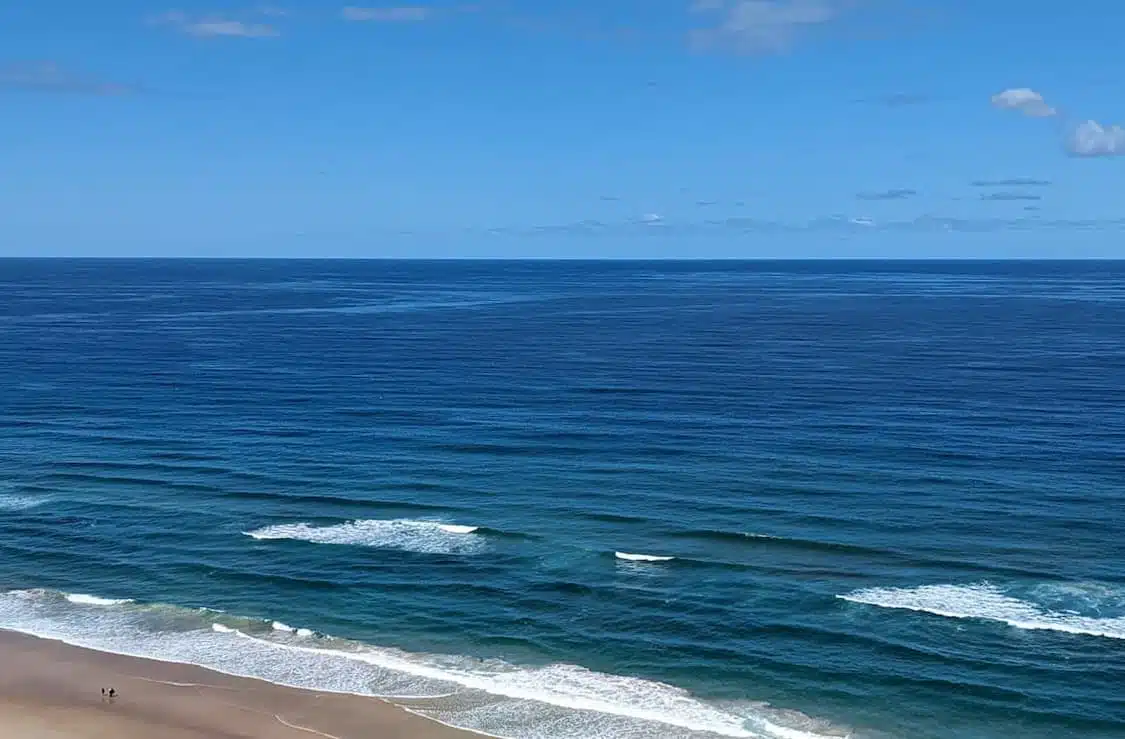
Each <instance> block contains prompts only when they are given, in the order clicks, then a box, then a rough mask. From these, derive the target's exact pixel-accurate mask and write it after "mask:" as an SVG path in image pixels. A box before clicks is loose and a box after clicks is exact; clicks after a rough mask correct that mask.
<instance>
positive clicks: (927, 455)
mask: <svg viewBox="0 0 1125 739" xmlns="http://www.w3.org/2000/svg"><path fill="white" fill-rule="evenodd" d="M1123 388H1125V264H1122V263H1002V264H986V263H956V264H943V263H844V264H841V263H503V262H493V263H432V262H431V263H427V262H140V261H136V262H131V261H114V262H92V261H0V434H2V435H0V439H2V442H0V590H2V591H4V592H2V593H0V627H6V628H15V629H20V630H24V631H28V632H31V633H37V634H42V635H47V636H53V637H56V638H62V639H66V640H68V641H71V642H74V643H80V644H86V645H90V646H95V647H98V648H101V649H106V650H112V651H123V652H130V653H137V654H145V655H149V656H156V657H161V658H165V659H175V660H183V661H189V662H196V663H200V664H206V665H209V666H213V667H216V668H219V669H223V670H226V671H229V672H236V673H240V674H253V675H258V676H262V677H266V678H268V679H272V680H276V681H279V682H286V683H291V684H297V685H306V686H310V687H317V688H319V689H334V690H345V691H350V692H358V693H370V694H375V695H384V696H397V697H399V698H401V699H402V700H403V701H404V702H406V703H408V704H409V705H410V706H411V707H412V708H413V709H414V710H418V711H420V712H422V713H424V714H426V715H430V716H433V717H435V718H438V719H440V720H443V721H446V722H449V723H453V724H456V725H459V726H465V727H468V728H473V729H477V730H480V731H483V732H486V733H490V734H494V735H497V736H503V737H512V738H513V739H570V738H573V739H597V738H601V737H606V738H610V737H612V738H614V739H618V738H620V739H640V738H646V739H647V738H660V739H679V738H685V739H686V738H691V739H697V738H704V737H706V738H710V737H722V736H732V737H764V738H766V739H794V738H796V739H808V738H809V737H822V736H842V735H845V734H847V733H848V732H851V733H852V735H853V736H854V737H856V739H863V738H865V737H871V738H873V739H875V738H877V739H939V738H940V739H1009V738H1019V739H1045V738H1047V737H1050V738H1051V739H1058V738H1059V737H1071V736H1073V737H1092V738H1095V739H1101V738H1103V737H1104V738H1109V737H1125V694H1123V693H1122V691H1121V685H1122V684H1125V682H1123V681H1125V510H1123V508H1122V504H1123V503H1125V457H1123V456H1122V451H1121V450H1122V449H1123V448H1125V412H1123V411H1122V408H1125V389H1123Z"/></svg>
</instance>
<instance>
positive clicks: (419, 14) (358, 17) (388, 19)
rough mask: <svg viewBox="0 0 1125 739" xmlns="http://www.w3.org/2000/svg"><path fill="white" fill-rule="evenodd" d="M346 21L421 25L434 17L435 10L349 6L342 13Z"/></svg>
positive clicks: (420, 7) (408, 6) (419, 6)
mask: <svg viewBox="0 0 1125 739" xmlns="http://www.w3.org/2000/svg"><path fill="white" fill-rule="evenodd" d="M340 14H341V16H342V17H343V18H344V20H347V21H355V22H376V23H420V22H421V21H425V20H429V19H431V18H432V17H433V16H434V9H433V8H427V7H424V6H421V5H403V6H399V7H391V8H360V7H354V6H349V7H346V8H344V9H343V10H342V11H341V12H340Z"/></svg>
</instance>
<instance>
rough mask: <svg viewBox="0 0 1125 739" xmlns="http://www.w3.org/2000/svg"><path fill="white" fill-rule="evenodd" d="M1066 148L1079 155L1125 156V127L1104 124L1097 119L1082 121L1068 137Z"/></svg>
mask: <svg viewBox="0 0 1125 739" xmlns="http://www.w3.org/2000/svg"><path fill="white" fill-rule="evenodd" d="M1066 148H1067V151H1069V152H1070V153H1071V154H1073V155H1074V156H1079V157H1112V156H1125V128H1122V127H1121V126H1102V125H1101V124H1100V123H1098V122H1097V121H1086V122H1085V123H1080V124H1079V125H1078V126H1076V127H1075V128H1074V131H1072V132H1071V134H1070V137H1069V138H1068V139H1067V142H1066Z"/></svg>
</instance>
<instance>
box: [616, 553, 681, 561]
mask: <svg viewBox="0 0 1125 739" xmlns="http://www.w3.org/2000/svg"><path fill="white" fill-rule="evenodd" d="M613 556H615V557H617V558H618V559H623V560H625V561H626V562H671V561H672V560H673V559H675V557H661V556H659V555H655V554H630V553H629V552H614V553H613Z"/></svg>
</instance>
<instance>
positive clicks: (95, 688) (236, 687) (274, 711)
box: [0, 631, 481, 739]
mask: <svg viewBox="0 0 1125 739" xmlns="http://www.w3.org/2000/svg"><path fill="white" fill-rule="evenodd" d="M103 687H104V688H110V687H112V688H115V689H116V690H117V692H118V697H117V698H115V699H112V700H110V699H107V698H103V697H102V694H101V689H102V688H103ZM0 727H2V730H0V735H2V736H3V737H4V739H64V738H65V739H110V737H112V738H113V739H153V738H154V737H160V738H161V739H235V738H236V737H238V738H254V739H256V738H257V737H263V738H264V737H268V738H269V739H311V738H313V737H318V736H319V737H324V738H326V739H407V738H409V739H470V737H471V738H474V739H480V736H481V735H479V734H474V733H471V732H466V731H460V730H457V729H452V728H449V727H447V726H443V725H441V724H438V723H436V722H433V721H429V720H427V719H425V718H422V717H420V716H416V715H414V714H411V713H408V712H407V711H405V710H404V709H402V708H399V707H398V706H395V705H392V704H390V703H387V702H386V701H382V700H379V699H377V698H364V697H361V696H353V695H335V694H325V693H316V692H313V691H305V690H298V689H295V688H286V687H282V686H279V685H274V684H272V683H267V682H263V681H260V680H252V679H247V678H238V677H230V676H228V675H223V674H220V673H216V672H212V671H210V670H206V669H203V668H201V667H194V666H191V665H181V664H174V663H165V662H155V661H151V660H145V659H138V658H134V657H123V656H120V655H114V654H105V653H102V652H95V651H91V650H88V649H82V648H79V647H72V646H68V645H66V644H62V643H60V642H54V641H48V640H44V639H37V638H34V637H30V636H24V635H22V634H15V633H11V632H4V631H0Z"/></svg>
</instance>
